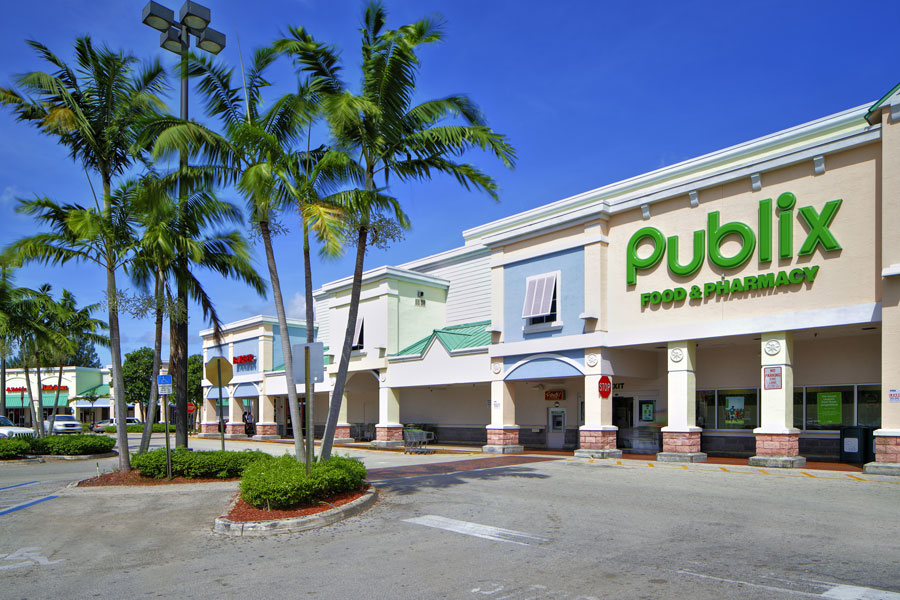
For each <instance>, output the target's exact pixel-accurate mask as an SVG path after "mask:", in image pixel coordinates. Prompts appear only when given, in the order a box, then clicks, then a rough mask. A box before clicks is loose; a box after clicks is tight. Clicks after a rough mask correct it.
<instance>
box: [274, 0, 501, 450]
mask: <svg viewBox="0 0 900 600" xmlns="http://www.w3.org/2000/svg"><path fill="white" fill-rule="evenodd" d="M386 18H387V15H386V12H385V9H384V7H383V6H382V4H381V3H379V2H370V3H369V4H368V6H367V7H366V9H365V14H364V17H363V28H362V30H361V32H362V73H361V75H362V77H361V79H362V89H361V91H360V93H359V94H354V93H353V92H351V91H350V90H348V89H347V88H346V86H345V85H344V83H343V81H342V80H341V72H340V66H339V60H338V56H337V53H336V51H335V49H334V48H333V47H330V46H326V45H323V44H321V43H318V42H316V41H315V40H314V39H313V37H312V36H311V35H310V34H309V33H307V32H306V31H305V30H303V29H302V28H291V29H290V32H291V37H290V38H287V39H284V40H281V41H279V42H278V43H277V45H276V47H277V48H279V49H280V50H282V51H284V52H287V53H289V54H291V55H292V56H294V58H295V62H296V64H297V65H298V67H299V68H300V70H301V71H303V72H305V73H308V74H310V75H311V76H312V77H313V78H315V79H316V80H318V81H321V82H323V83H322V95H323V101H322V106H323V110H324V112H325V114H326V116H327V119H328V123H329V126H330V129H331V133H332V136H333V137H334V140H335V145H336V146H338V147H341V148H345V149H348V150H353V151H354V152H355V153H356V155H357V160H358V162H359V166H360V168H361V169H362V171H363V173H364V187H363V189H361V190H353V191H349V192H346V193H345V194H344V200H345V201H346V204H345V209H346V212H347V213H348V214H351V215H352V218H353V222H354V227H355V234H356V262H355V265H354V271H353V283H352V288H351V296H350V310H349V315H348V319H347V329H346V331H345V334H344V342H343V346H342V348H341V360H340V364H339V365H338V372H337V376H336V378H335V382H334V388H333V391H332V401H331V405H330V409H329V413H328V420H327V421H326V425H325V434H324V436H323V439H322V451H321V454H322V459H326V458H328V456H330V454H331V445H332V441H333V439H334V431H335V426H336V425H337V419H338V415H339V413H340V405H341V402H342V396H343V391H344V384H345V383H346V379H347V371H348V368H349V362H350V348H351V345H352V342H353V334H354V331H355V327H356V318H357V314H358V309H359V297H360V291H361V288H362V272H363V258H364V255H365V249H366V245H367V238H368V236H369V234H370V230H371V229H372V226H373V223H374V222H375V220H376V219H377V217H378V216H379V215H380V214H382V213H383V212H384V211H386V210H391V211H392V212H393V217H394V218H395V219H397V221H398V223H400V224H401V225H404V224H406V217H405V215H404V214H403V212H402V211H401V210H400V209H399V206H397V205H396V204H395V203H393V202H391V201H390V200H389V199H388V197H387V196H385V195H384V194H382V193H380V192H381V190H383V189H384V188H386V186H387V185H388V182H389V179H390V177H395V178H398V179H400V181H414V180H427V179H430V178H431V176H432V174H433V173H444V174H448V175H450V176H452V177H454V178H455V179H456V180H457V181H458V182H459V183H460V184H461V185H462V186H463V187H464V188H466V189H470V188H475V189H480V190H483V191H485V192H487V193H488V194H489V195H490V196H491V197H493V198H494V199H497V189H498V188H497V184H496V182H495V181H494V180H493V179H492V178H491V177H489V176H488V175H486V174H485V173H483V172H482V171H480V170H479V169H478V168H476V167H475V166H473V165H471V164H467V163H461V162H457V160H456V158H457V157H459V156H461V155H462V154H464V153H465V152H466V151H467V150H470V149H480V150H485V151H488V152H491V153H492V154H493V155H494V156H495V157H496V158H497V159H498V160H500V162H501V163H502V164H504V165H506V166H507V167H510V168H512V166H513V161H514V159H515V151H514V150H513V148H512V146H510V144H509V143H508V142H507V141H506V138H505V137H504V136H503V135H501V134H498V133H496V132H494V131H493V130H492V129H491V128H490V127H488V125H487V122H486V121H485V119H484V117H483V116H482V115H481V113H480V112H479V110H478V109H477V107H476V106H475V105H474V104H473V103H472V102H471V100H469V99H468V98H467V97H465V96H459V95H457V96H448V97H446V98H440V99H437V100H429V101H426V102H423V103H421V104H418V105H414V104H413V97H414V96H415V92H416V75H417V73H418V69H419V61H418V58H417V56H416V50H417V48H418V47H419V46H421V45H423V44H429V43H433V42H437V41H439V40H440V39H441V38H442V36H443V33H442V30H441V24H440V23H438V22H436V21H434V20H432V19H423V20H421V21H418V22H416V23H412V24H409V25H404V26H402V27H400V28H399V29H393V30H392V29H386V28H385V23H386ZM454 118H455V119H461V120H462V121H463V123H462V124H445V123H444V121H446V120H447V119H454ZM379 178H380V179H382V180H383V182H384V185H383V187H381V188H379V187H378V185H377V184H376V181H377V180H379Z"/></svg>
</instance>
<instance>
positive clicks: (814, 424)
mask: <svg viewBox="0 0 900 600" xmlns="http://www.w3.org/2000/svg"><path fill="white" fill-rule="evenodd" d="M879 408H880V407H879ZM853 424H854V423H853V386H851V385H847V386H834V387H808V388H806V429H808V430H817V429H840V428H841V426H846V425H853Z"/></svg>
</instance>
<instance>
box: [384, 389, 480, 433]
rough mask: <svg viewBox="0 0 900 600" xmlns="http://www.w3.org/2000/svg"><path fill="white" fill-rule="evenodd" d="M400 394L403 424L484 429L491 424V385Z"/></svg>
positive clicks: (405, 390) (410, 391) (402, 392)
mask: <svg viewBox="0 0 900 600" xmlns="http://www.w3.org/2000/svg"><path fill="white" fill-rule="evenodd" d="M399 392H400V421H401V422H402V423H440V424H441V425H446V426H470V427H474V426H477V427H484V426H485V425H487V424H488V422H489V421H490V420H491V410H490V400H491V388H490V384H488V383H474V384H473V383H470V384H464V385H451V386H438V387H412V388H403V389H401V390H400V391H399Z"/></svg>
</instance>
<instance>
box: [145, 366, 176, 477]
mask: <svg viewBox="0 0 900 600" xmlns="http://www.w3.org/2000/svg"><path fill="white" fill-rule="evenodd" d="M156 390H157V392H158V395H159V396H160V397H161V398H162V410H163V422H164V423H165V424H166V425H165V426H166V477H167V478H168V479H169V481H171V480H172V450H171V449H170V448H169V396H170V395H171V394H172V376H171V375H157V376H156ZM150 427H153V423H151V424H150Z"/></svg>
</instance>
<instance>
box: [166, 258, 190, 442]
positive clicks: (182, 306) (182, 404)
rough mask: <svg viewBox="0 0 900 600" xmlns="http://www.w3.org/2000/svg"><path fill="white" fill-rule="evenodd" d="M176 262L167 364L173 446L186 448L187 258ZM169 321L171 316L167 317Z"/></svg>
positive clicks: (178, 259)
mask: <svg viewBox="0 0 900 600" xmlns="http://www.w3.org/2000/svg"><path fill="white" fill-rule="evenodd" d="M176 261H177V263H178V267H177V269H178V272H180V273H181V274H182V276H181V277H179V278H178V286H177V287H178V291H177V294H178V306H177V309H176V311H175V314H176V315H177V316H178V318H177V319H175V326H174V328H173V329H174V333H175V335H174V336H173V337H172V342H171V344H170V348H171V352H170V354H171V356H170V357H169V365H170V367H171V366H174V377H173V379H174V382H175V447H176V448H187V445H188V425H187V375H188V373H187V372H188V365H187V359H188V349H187V345H188V292H187V282H186V280H187V272H188V258H187V256H179V257H178V258H177V259H176ZM169 320H170V321H171V320H172V318H171V317H169Z"/></svg>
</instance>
